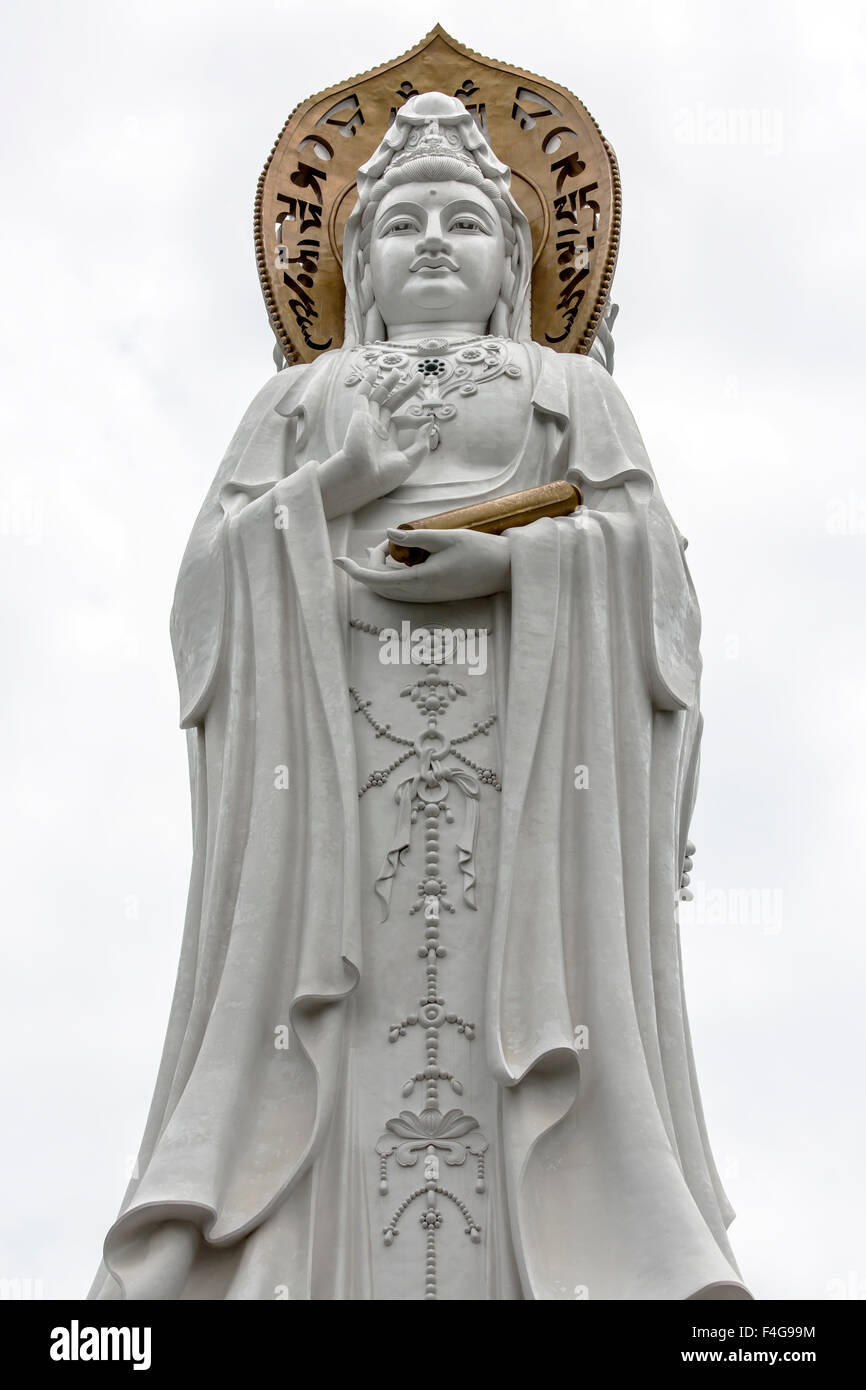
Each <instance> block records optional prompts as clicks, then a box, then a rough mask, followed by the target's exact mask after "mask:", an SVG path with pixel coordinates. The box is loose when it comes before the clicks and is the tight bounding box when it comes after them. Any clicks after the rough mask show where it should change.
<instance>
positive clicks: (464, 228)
mask: <svg viewBox="0 0 866 1390" xmlns="http://www.w3.org/2000/svg"><path fill="white" fill-rule="evenodd" d="M451 230H452V232H483V231H484V230H485V228H484V227H483V226H482V225H481V223H480V222H479V220H478V218H477V217H455V219H454V221H453V222H452V223H451Z"/></svg>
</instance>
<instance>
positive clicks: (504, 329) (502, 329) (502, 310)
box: [490, 293, 511, 338]
mask: <svg viewBox="0 0 866 1390" xmlns="http://www.w3.org/2000/svg"><path fill="white" fill-rule="evenodd" d="M510 318H511V308H510V306H509V305H508V304H507V303H506V302H505V299H504V298H503V296H502V294H501V293H500V295H499V298H498V299H497V301H496V308H495V309H494V310H493V314H492V315H491V318H490V332H491V335H492V336H493V337H494V338H508V337H510V336H511V335H510V332H509V329H510V323H509V320H510Z"/></svg>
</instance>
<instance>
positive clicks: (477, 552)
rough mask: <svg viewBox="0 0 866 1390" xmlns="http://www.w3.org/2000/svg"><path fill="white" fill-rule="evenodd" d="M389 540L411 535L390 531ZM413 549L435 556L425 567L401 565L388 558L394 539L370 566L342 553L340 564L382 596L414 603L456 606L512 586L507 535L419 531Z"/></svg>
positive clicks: (401, 542) (381, 547) (372, 555)
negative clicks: (461, 602) (425, 551)
mask: <svg viewBox="0 0 866 1390" xmlns="http://www.w3.org/2000/svg"><path fill="white" fill-rule="evenodd" d="M388 538H389V540H392V541H395V542H396V543H397V544H398V545H405V544H406V532H405V531H399V530H393V531H389V532H388ZM412 544H413V546H419V547H420V548H421V549H422V550H428V551H429V552H430V554H429V557H428V558H427V559H426V560H425V561H424V563H423V564H421V565H411V566H409V565H401V564H399V563H398V562H397V561H396V560H392V559H391V558H390V557H389V555H388V541H387V540H385V541H383V542H382V544H381V545H378V546H376V547H375V548H374V549H373V550H372V551H371V552H370V561H369V564H366V565H359V564H358V563H357V561H355V560H350V559H349V558H348V557H347V556H345V555H340V556H338V557H337V558H336V559H335V560H334V564H336V565H339V566H340V568H341V569H342V570H345V572H346V574H348V576H349V578H350V579H354V580H356V581H357V582H358V583H359V584H366V586H367V588H368V589H372V590H373V593H374V594H379V596H380V597H381V598H390V599H403V600H405V601H407V602H409V603H452V602H455V601H456V600H458V599H464V598H483V597H485V596H486V595H487V594H498V593H502V592H503V590H506V589H509V588H510V587H511V550H510V546H509V542H508V537H507V536H488V535H486V534H485V533H484V532H482V531H467V530H455V531H424V530H421V531H413V532H412Z"/></svg>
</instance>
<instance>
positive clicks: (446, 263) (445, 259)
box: [409, 256, 460, 275]
mask: <svg viewBox="0 0 866 1390" xmlns="http://www.w3.org/2000/svg"><path fill="white" fill-rule="evenodd" d="M459 269H460V267H459V266H458V264H457V262H456V261H453V260H452V259H451V257H450V256H419V257H418V259H417V260H415V261H413V262H412V264H411V265H410V267H409V274H410V275H417V274H419V273H420V272H423V271H431V270H433V271H439V270H446V271H451V270H459Z"/></svg>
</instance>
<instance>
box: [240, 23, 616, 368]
mask: <svg viewBox="0 0 866 1390" xmlns="http://www.w3.org/2000/svg"><path fill="white" fill-rule="evenodd" d="M419 91H424V92H429V91H442V92H448V93H451V94H453V95H454V96H456V97H459V98H460V99H461V100H462V101H463V102H464V104H465V106H466V108H467V110H469V111H471V112H472V114H473V115H474V117H475V119H476V121H478V123H479V125H480V126H481V128H482V130H483V131H484V134H485V135H486V137H487V139H488V140H489V142H490V144H491V146H492V148H493V150H494V153H495V154H497V155H498V157H499V158H500V159H501V160H503V161H504V162H505V163H506V164H508V165H509V166H510V168H511V171H512V193H513V194H514V197H515V199H516V201H517V202H518V203H519V205H520V207H521V208H522V209H523V211H524V213H525V214H526V216H527V218H528V219H529V224H530V228H531V230H532V248H533V260H532V265H533V271H532V336H533V338H534V339H535V340H536V341H537V342H539V343H543V344H545V345H546V346H548V347H553V348H556V349H557V351H559V352H579V353H586V352H588V351H589V349H590V347H591V346H592V341H593V338H594V337H595V334H596V331H597V329H598V325H599V322H600V320H601V316H602V313H603V311H604V308H605V305H606V303H607V300H608V296H609V294H610V286H611V282H612V280H613V272H614V268H615V265H616V254H617V249H618V246H619V230H620V215H621V207H620V201H621V200H620V184H619V173H618V170H617V164H616V156H615V155H614V152H613V150H612V149H611V147H610V145H609V144H608V142H607V141H606V140H605V138H604V136H603V135H602V133H601V131H600V130H599V128H598V126H597V125H596V123H595V121H594V120H593V118H592V116H591V115H590V114H589V112H588V111H587V109H586V107H585V106H584V105H583V104H582V102H580V101H578V99H577V97H575V96H573V95H572V93H571V92H569V91H567V90H566V88H564V87H560V86H558V85H557V84H555V83H552V82H549V81H548V80H547V79H546V78H540V77H535V76H534V75H533V74H532V73H528V72H524V71H522V70H521V69H519V68H514V67H510V66H508V65H507V64H504V63H497V62H494V61H493V60H492V59H489V58H484V57H482V56H481V55H480V54H478V53H474V52H473V51H472V50H471V49H468V48H464V47H463V46H462V44H459V43H457V42H456V40H454V39H452V38H451V37H450V35H449V34H447V33H446V32H445V30H444V29H442V28H441V26H440V25H438V24H437V25H436V27H435V28H434V29H432V30H431V31H430V33H429V34H428V35H427V36H426V37H425V38H424V39H423V40H422V41H421V43H419V44H418V45H417V47H415V48H413V49H411V50H410V51H409V52H408V53H405V54H403V56H402V57H400V58H395V59H394V60H393V61H392V62H390V63H385V64H383V65H382V66H381V67H378V68H373V69H372V70H371V71H370V72H368V73H365V74H364V75H363V76H361V77H357V78H354V79H352V80H350V81H348V82H344V83H341V84H340V85H338V86H336V87H331V88H329V89H328V90H327V91H325V92H321V93H320V94H319V95H317V96H314V97H309V98H308V99H307V100H306V101H304V102H302V103H301V104H300V106H298V107H296V108H295V110H294V111H293V112H292V114H291V115H290V116H289V119H288V120H287V121H286V124H285V126H284V127H283V129H282V131H281V133H280V135H279V138H278V139H277V142H276V144H275V145H274V148H273V150H272V151H271V155H270V158H269V159H268V162H267V164H266V165H265V168H264V170H263V171H262V175H261V178H260V179H259V185H258V190H257V194H256V210H255V236H256V264H257V267H258V272H259V279H260V280H261V285H262V292H263V294H264V298H265V304H266V306H267V310H268V316H269V318H270V321H271V327H272V328H273V331H274V334H275V336H276V339H277V342H278V343H279V345H280V349H281V351H282V353H283V356H284V357H285V358H286V360H287V361H288V362H312V361H314V360H315V358H316V357H318V356H319V355H320V354H321V353H322V352H325V351H328V350H329V349H332V348H338V347H340V346H341V345H342V342H343V326H344V313H345V287H344V285H343V274H342V244H343V231H344V228H345V225H346V220H347V218H348V216H349V213H350V212H351V210H352V207H353V206H354V202H355V198H356V197H357V188H356V185H355V179H356V176H357V171H358V169H359V167H360V166H361V165H362V164H364V163H365V162H366V160H368V159H369V158H370V156H371V154H372V153H373V151H374V150H375V149H376V147H377V146H378V144H379V142H380V141H381V139H382V136H383V135H384V133H385V131H386V129H387V128H388V125H389V124H390V122H391V121H392V120H393V118H394V114H395V112H396V110H397V109H398V108H399V107H400V106H401V105H403V103H404V102H406V101H408V99H409V97H410V96H414V95H416V93H417V92H419Z"/></svg>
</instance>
